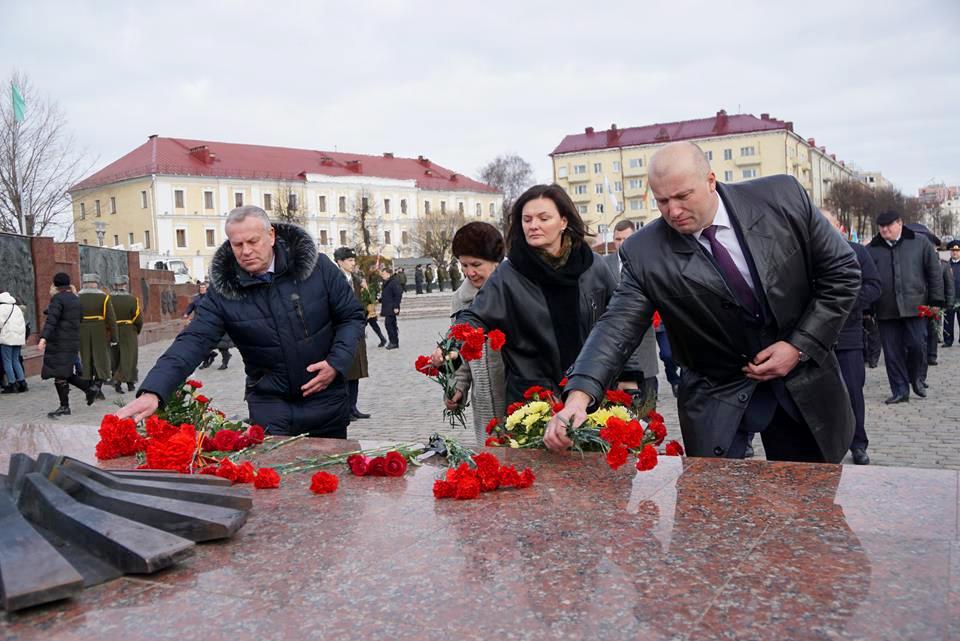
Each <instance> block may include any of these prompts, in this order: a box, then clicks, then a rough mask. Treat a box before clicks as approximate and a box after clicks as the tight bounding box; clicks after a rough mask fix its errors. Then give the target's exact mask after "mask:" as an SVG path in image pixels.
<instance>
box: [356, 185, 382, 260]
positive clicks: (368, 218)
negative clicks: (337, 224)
mask: <svg viewBox="0 0 960 641" xmlns="http://www.w3.org/2000/svg"><path fill="white" fill-rule="evenodd" d="M353 224H354V226H355V227H356V229H357V238H359V239H360V242H358V243H356V248H357V250H358V251H362V253H363V254H364V255H366V256H370V248H371V247H376V246H377V242H378V241H377V234H378V233H379V231H380V217H379V216H378V215H377V204H376V202H374V199H373V194H372V193H371V192H370V191H368V190H367V189H365V188H361V189H360V191H359V192H358V193H357V196H356V198H355V199H354V202H353Z"/></svg>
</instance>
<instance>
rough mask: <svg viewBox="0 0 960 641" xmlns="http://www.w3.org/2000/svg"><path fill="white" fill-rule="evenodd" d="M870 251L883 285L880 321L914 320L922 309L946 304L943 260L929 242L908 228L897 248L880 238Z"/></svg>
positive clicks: (875, 238)
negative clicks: (941, 264) (922, 306)
mask: <svg viewBox="0 0 960 641" xmlns="http://www.w3.org/2000/svg"><path fill="white" fill-rule="evenodd" d="M868 249H869V250H870V257H871V258H873V262H874V263H876V265H877V271H878V272H879V273H880V282H881V283H882V290H881V294H880V300H879V301H877V304H876V310H877V318H878V319H879V320H894V319H897V318H914V317H917V316H919V315H920V312H919V311H918V310H917V307H918V306H920V305H933V306H937V307H940V306H942V305H943V304H944V302H946V301H945V299H944V294H943V273H942V270H941V268H940V258H939V256H937V252H936V250H935V249H934V248H933V245H931V244H930V241H928V240H927V239H926V238H924V237H923V236H917V235H916V234H915V233H914V232H913V230H911V229H908V228H907V227H904V228H903V231H902V232H901V234H900V240H898V241H897V242H896V244H895V245H894V246H893V247H891V246H890V245H889V244H888V243H887V241H885V240H884V239H883V238H882V237H881V236H880V235H879V234H877V235H876V236H875V237H874V239H873V240H871V241H870V246H869V247H868Z"/></svg>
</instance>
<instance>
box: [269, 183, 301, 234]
mask: <svg viewBox="0 0 960 641" xmlns="http://www.w3.org/2000/svg"><path fill="white" fill-rule="evenodd" d="M272 196H273V199H274V200H273V202H272V203H270V204H271V205H272V207H273V213H272V214H271V215H270V217H271V218H272V219H274V220H276V221H278V222H283V223H293V224H294V225H303V222H304V220H305V218H306V217H305V215H304V214H305V210H304V204H303V203H302V202H300V192H299V191H298V190H296V189H295V188H294V187H293V186H292V185H290V184H289V183H277V188H276V190H275V191H274V193H273V194H272Z"/></svg>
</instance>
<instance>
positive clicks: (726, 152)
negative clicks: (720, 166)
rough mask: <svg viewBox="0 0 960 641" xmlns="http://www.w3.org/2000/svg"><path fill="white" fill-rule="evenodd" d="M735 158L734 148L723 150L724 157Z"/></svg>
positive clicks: (726, 158)
mask: <svg viewBox="0 0 960 641" xmlns="http://www.w3.org/2000/svg"><path fill="white" fill-rule="evenodd" d="M731 158H733V149H724V150H723V159H724V160H730V159H731Z"/></svg>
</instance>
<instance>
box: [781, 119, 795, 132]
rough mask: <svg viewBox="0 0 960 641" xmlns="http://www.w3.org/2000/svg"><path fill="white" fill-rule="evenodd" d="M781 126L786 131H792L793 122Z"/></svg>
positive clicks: (789, 121)
mask: <svg viewBox="0 0 960 641" xmlns="http://www.w3.org/2000/svg"><path fill="white" fill-rule="evenodd" d="M783 126H784V127H786V128H787V131H793V121H791V120H788V121H787V122H786V123H784V125H783Z"/></svg>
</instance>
